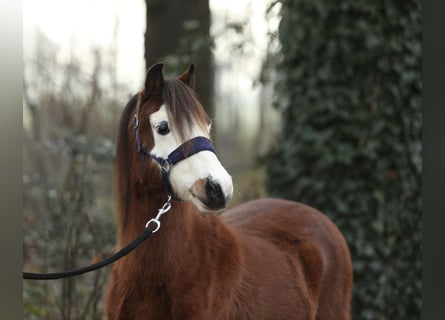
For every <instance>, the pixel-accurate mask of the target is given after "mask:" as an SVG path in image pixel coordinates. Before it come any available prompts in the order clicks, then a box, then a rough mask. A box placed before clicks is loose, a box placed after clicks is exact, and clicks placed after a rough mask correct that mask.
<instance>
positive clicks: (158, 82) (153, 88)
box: [144, 63, 164, 100]
mask: <svg viewBox="0 0 445 320" xmlns="http://www.w3.org/2000/svg"><path fill="white" fill-rule="evenodd" d="M163 67H164V64H163V63H157V64H155V65H153V66H151V67H150V69H149V70H148V71H147V77H146V78H145V88H144V98H145V100H146V99H148V98H149V97H151V96H153V95H158V94H160V93H161V92H162V87H163V86H164V74H163V72H162V68H163Z"/></svg>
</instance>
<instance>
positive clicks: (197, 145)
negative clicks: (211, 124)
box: [133, 115, 216, 195]
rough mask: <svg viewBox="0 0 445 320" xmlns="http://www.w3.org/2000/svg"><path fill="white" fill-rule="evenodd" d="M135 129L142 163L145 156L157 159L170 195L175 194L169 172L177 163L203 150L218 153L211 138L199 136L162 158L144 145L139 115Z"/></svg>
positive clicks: (135, 122) (134, 124)
mask: <svg viewBox="0 0 445 320" xmlns="http://www.w3.org/2000/svg"><path fill="white" fill-rule="evenodd" d="M133 129H134V130H135V135H136V139H135V140H136V148H137V152H138V153H139V154H140V155H141V158H142V164H144V163H145V158H146V157H147V156H148V157H150V158H152V159H153V160H155V161H156V162H157V163H158V164H159V165H160V166H161V171H162V180H163V183H164V188H165V189H166V191H167V193H168V194H169V195H172V194H173V190H172V187H171V185H170V181H169V173H170V169H171V168H172V167H173V166H174V165H175V164H177V163H178V162H180V161H182V160H184V159H186V158H188V157H191V156H192V155H194V154H196V153H198V152H201V151H211V152H213V153H214V154H216V151H215V148H214V147H213V144H212V142H211V141H210V139H208V138H206V137H203V136H198V137H194V138H192V139H190V140H187V141H186V142H184V143H183V144H181V145H180V146H179V147H177V148H176V149H175V150H173V151H172V152H171V153H170V154H169V155H168V156H167V158H160V157H157V156H156V155H154V154H152V153H150V152H149V151H148V150H147V149H146V148H143V147H142V143H141V139H140V136H139V121H138V118H137V115H134V118H133Z"/></svg>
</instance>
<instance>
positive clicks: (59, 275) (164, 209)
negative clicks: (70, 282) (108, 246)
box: [23, 195, 172, 280]
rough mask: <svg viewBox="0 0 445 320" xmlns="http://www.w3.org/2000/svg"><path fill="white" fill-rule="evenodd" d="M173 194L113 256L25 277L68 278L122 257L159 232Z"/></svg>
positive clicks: (27, 273)
mask: <svg viewBox="0 0 445 320" xmlns="http://www.w3.org/2000/svg"><path fill="white" fill-rule="evenodd" d="M171 198H172V197H171V195H168V199H167V202H166V203H164V205H163V206H162V207H161V208H160V209H158V214H157V215H156V217H155V218H153V219H150V220H148V221H147V223H146V224H145V228H144V231H143V232H142V233H141V234H140V235H139V236H138V237H137V238H136V239H134V240H133V241H132V242H131V243H130V244H128V245H127V246H126V247H124V248H122V249H121V250H119V251H118V252H116V253H115V254H113V255H112V256H111V257H108V258H106V259H104V260H102V261H100V262H97V263H93V264H91V265H89V266H86V267H82V268H78V269H73V270H69V271H63V272H50V273H32V272H23V279H28V280H54V279H62V278H68V277H73V276H77V275H80V274H84V273H87V272H90V271H94V270H97V269H100V268H103V267H105V266H107V265H109V264H111V263H113V262H115V261H117V260H119V259H120V258H122V257H124V256H126V255H127V254H129V253H130V252H131V251H133V250H134V249H136V248H137V247H138V246H139V245H140V244H141V243H142V242H144V241H145V240H146V239H148V238H149V237H150V236H151V235H152V234H153V233H155V232H157V231H158V230H159V228H160V227H161V221H160V218H161V216H162V215H163V214H165V213H167V212H168V211H170V209H171V207H172V204H171ZM152 224H155V228H154V229H150V225H152Z"/></svg>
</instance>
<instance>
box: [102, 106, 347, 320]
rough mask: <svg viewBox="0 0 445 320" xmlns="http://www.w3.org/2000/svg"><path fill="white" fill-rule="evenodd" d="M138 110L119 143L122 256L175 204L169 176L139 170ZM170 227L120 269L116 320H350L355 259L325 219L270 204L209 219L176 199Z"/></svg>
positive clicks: (112, 289)
mask: <svg viewBox="0 0 445 320" xmlns="http://www.w3.org/2000/svg"><path fill="white" fill-rule="evenodd" d="M137 103H138V102H137V99H136V98H133V99H132V100H131V101H130V103H129V104H128V105H127V107H126V110H125V111H124V114H123V116H122V119H121V128H120V134H119V138H118V147H117V151H118V155H117V157H118V158H117V168H116V182H117V195H118V207H119V208H118V209H119V216H118V227H119V246H120V247H122V246H124V245H126V244H127V243H129V242H130V241H132V240H133V239H134V238H135V237H136V236H138V234H140V232H141V231H142V229H143V226H144V225H145V223H146V221H147V220H149V219H150V218H153V217H154V216H155V215H156V213H157V210H158V209H159V208H161V207H162V205H163V203H164V202H165V201H166V194H165V187H164V185H163V181H162V178H161V177H160V174H159V167H158V166H156V164H154V163H152V162H150V161H149V163H147V164H146V165H145V167H144V169H143V170H142V171H143V172H140V169H137V168H135V167H134V166H136V164H139V165H140V159H139V157H138V155H137V154H136V155H135V154H133V153H132V152H130V151H131V150H132V145H131V144H130V143H127V141H128V140H132V139H131V129H129V126H128V123H129V122H130V120H131V116H132V115H133V113H134V110H135V109H136V105H137ZM157 105H159V103H157ZM147 109H148V108H147ZM155 110H157V109H155ZM150 112H153V110H151V111H150ZM151 140H156V139H151ZM151 147H152V146H151ZM196 159H197V158H196ZM192 160H193V159H192V157H191V158H190V161H192ZM187 161H188V160H187ZM141 174H142V175H143V179H141V178H140V175H141ZM222 177H223V176H222ZM221 179H223V178H221ZM201 180H202V179H201ZM173 181H174V180H173ZM222 183H223V182H221V184H222ZM194 188H195V189H196V188H197V186H194ZM173 189H174V186H173ZM195 189H193V190H195ZM222 189H223V190H229V188H228V187H223V188H222ZM227 192H229V191H227ZM223 193H224V191H223ZM204 203H206V204H207V202H206V201H204ZM218 203H219V202H218ZM161 223H162V227H161V229H160V230H159V231H158V232H157V233H156V234H154V235H153V236H152V237H151V238H150V239H149V240H148V241H146V242H144V243H143V244H142V245H140V246H139V247H138V248H137V249H136V250H135V251H134V252H132V253H130V254H129V255H128V256H126V257H125V258H124V259H122V260H120V261H118V262H117V263H116V264H115V266H114V267H113V270H112V274H111V280H110V284H109V289H108V293H107V299H106V306H107V316H108V318H109V319H113V320H114V319H178V320H186V319H215V320H218V319H245V320H247V319H255V320H261V319H270V320H278V319H283V320H291V319H349V314H350V310H349V306H350V299H351V287H352V267H351V260H350V256H349V250H348V247H347V245H346V242H345V240H344V238H343V236H342V235H341V233H340V232H339V231H338V229H337V228H336V227H335V225H334V224H333V223H332V222H331V221H330V220H329V219H328V218H327V217H325V216H324V215H323V214H321V213H320V212H318V211H317V210H315V209H313V208H310V207H308V206H305V205H302V204H299V203H296V202H291V201H284V200H277V199H263V200H256V201H251V202H248V203H246V204H243V205H241V206H238V207H236V208H234V209H232V210H229V211H227V212H225V213H224V214H222V215H204V214H202V213H201V212H200V211H199V210H198V209H197V206H196V205H195V204H193V203H191V202H189V201H187V202H186V201H176V200H174V201H173V202H172V209H171V210H170V212H168V214H165V216H163V217H162V219H161Z"/></svg>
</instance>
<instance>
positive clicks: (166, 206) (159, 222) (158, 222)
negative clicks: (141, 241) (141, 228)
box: [145, 194, 172, 233]
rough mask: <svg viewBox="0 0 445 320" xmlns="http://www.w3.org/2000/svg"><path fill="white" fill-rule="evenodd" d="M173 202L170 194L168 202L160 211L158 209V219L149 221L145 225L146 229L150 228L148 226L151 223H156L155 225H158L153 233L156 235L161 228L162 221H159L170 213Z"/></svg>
mask: <svg viewBox="0 0 445 320" xmlns="http://www.w3.org/2000/svg"><path fill="white" fill-rule="evenodd" d="M171 200H172V196H171V195H170V194H169V195H168V199H167V202H166V203H164V205H163V206H162V207H161V208H160V209H158V214H157V215H156V217H154V218H153V219H150V220H148V221H147V223H146V224H145V228H148V226H149V225H150V224H151V223H154V224H156V228H155V229H154V230H153V231H152V233H155V232H157V231H158V230H159V228H160V227H161V221H160V220H159V219H160V218H161V216H162V215H163V214H164V213H167V212H168V211H170V209H171V207H172V203H171Z"/></svg>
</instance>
